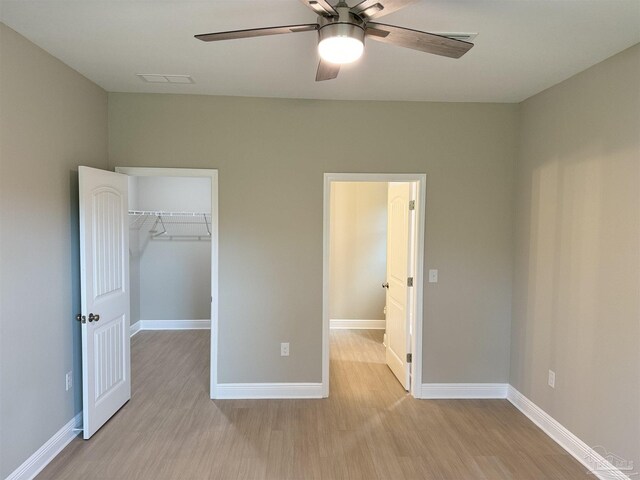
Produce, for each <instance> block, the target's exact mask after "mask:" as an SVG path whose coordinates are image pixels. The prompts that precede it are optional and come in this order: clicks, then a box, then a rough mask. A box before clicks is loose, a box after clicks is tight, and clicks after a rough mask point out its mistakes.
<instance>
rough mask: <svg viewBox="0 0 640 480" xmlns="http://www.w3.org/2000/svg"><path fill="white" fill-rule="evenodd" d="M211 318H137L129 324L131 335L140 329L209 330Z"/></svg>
mask: <svg viewBox="0 0 640 480" xmlns="http://www.w3.org/2000/svg"><path fill="white" fill-rule="evenodd" d="M210 328H211V320H139V321H137V322H136V323H134V324H133V325H131V330H130V331H131V336H134V335H135V334H136V333H138V332H139V331H140V330H209V329H210Z"/></svg>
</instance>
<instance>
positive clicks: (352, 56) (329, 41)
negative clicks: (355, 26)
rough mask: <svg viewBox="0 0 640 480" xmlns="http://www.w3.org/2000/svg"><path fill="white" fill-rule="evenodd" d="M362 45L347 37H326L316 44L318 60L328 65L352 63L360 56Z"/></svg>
mask: <svg viewBox="0 0 640 480" xmlns="http://www.w3.org/2000/svg"><path fill="white" fill-rule="evenodd" d="M363 51H364V44H363V43H362V41H360V40H359V39H357V38H353V37H348V36H342V35H340V36H335V37H328V38H325V39H323V40H321V41H320V43H319V44H318V53H319V54H320V58H322V59H323V60H325V61H327V62H329V63H337V64H342V63H352V62H355V61H356V60H358V59H359V58H360V57H361V56H362V52H363Z"/></svg>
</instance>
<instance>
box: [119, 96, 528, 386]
mask: <svg viewBox="0 0 640 480" xmlns="http://www.w3.org/2000/svg"><path fill="white" fill-rule="evenodd" d="M109 139H110V140H109V152H110V153H109V155H110V160H109V162H110V166H111V167H115V166H117V165H119V166H158V167H194V168H198V167H199V168H218V169H219V175H220V177H219V178H220V179H219V182H220V184H219V196H220V305H219V316H220V342H219V348H220V356H219V358H220V364H219V378H220V381H221V382H320V381H321V363H322V362H321V357H322V355H321V339H322V334H321V331H322V218H323V212H322V205H323V199H322V195H323V174H324V173H325V172H382V173H387V172H392V173H421V172H424V173H426V174H427V192H426V194H427V211H426V219H427V220H426V242H425V244H426V252H425V266H426V267H428V268H438V269H439V270H440V283H438V284H427V285H425V287H424V289H425V292H424V293H425V302H424V303H425V323H424V381H425V382H505V381H506V380H507V376H508V368H509V367H508V359H509V323H510V318H511V300H510V299H511V275H512V231H513V228H512V202H511V199H512V182H513V162H514V159H515V155H516V139H517V106H515V105H498V104H441V103H418V102H416V103H412V102H340V101H311V100H281V99H264V98H263V99H259V98H230V97H213V96H196V95H152V94H120V93H111V94H109ZM287 341H288V342H290V343H291V355H290V356H289V357H281V356H280V345H279V344H280V342H287Z"/></svg>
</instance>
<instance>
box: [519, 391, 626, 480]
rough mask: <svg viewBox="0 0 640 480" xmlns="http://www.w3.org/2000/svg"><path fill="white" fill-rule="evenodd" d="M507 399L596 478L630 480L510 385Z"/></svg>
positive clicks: (612, 456) (602, 479) (601, 479)
mask: <svg viewBox="0 0 640 480" xmlns="http://www.w3.org/2000/svg"><path fill="white" fill-rule="evenodd" d="M507 399H508V400H509V401H510V402H511V403H512V404H513V405H514V406H515V407H516V408H517V409H518V410H520V411H521V412H522V413H523V414H524V415H525V416H526V417H527V418H529V420H531V421H532V422H533V423H535V424H536V425H537V426H538V427H540V428H541V429H542V431H543V432H544V433H546V434H547V435H549V436H550V437H551V438H552V439H553V440H554V441H555V442H556V443H558V445H560V446H561V447H562V448H564V449H565V450H566V451H567V452H568V453H569V454H570V455H571V456H573V457H574V458H575V459H576V460H578V461H579V462H580V463H581V464H582V465H584V466H585V467H586V468H587V469H589V471H591V472H592V473H593V474H594V475H595V477H597V478H599V479H600V480H630V479H629V477H628V476H627V475H626V474H625V473H624V472H623V471H622V470H620V469H619V468H616V467H615V466H613V465H612V464H611V463H610V462H609V460H607V459H605V458H604V457H603V456H602V455H601V454H600V453H599V452H597V451H596V450H594V449H593V448H591V447H590V446H589V445H587V444H586V443H584V442H583V441H582V440H580V439H579V438H578V437H576V436H575V435H574V434H573V433H571V432H570V431H569V430H567V429H566V428H565V427H564V426H563V425H561V424H560V423H559V422H558V421H557V420H555V419H554V418H553V417H552V416H551V415H549V414H548V413H547V412H545V411H544V410H542V409H541V408H540V407H538V406H537V405H536V404H535V403H533V402H532V401H531V400H529V399H528V398H527V397H525V396H524V395H523V394H522V393H520V392H519V391H518V390H516V389H515V388H513V387H512V386H511V385H509V388H508V392H507ZM596 448H597V447H596ZM605 454H606V453H605ZM606 455H607V456H610V457H611V458H612V459H614V460H621V459H617V457H615V456H614V455H612V454H606ZM622 462H624V460H622ZM629 473H637V470H635V469H633V466H631V471H630V472H629ZM634 478H635V477H634Z"/></svg>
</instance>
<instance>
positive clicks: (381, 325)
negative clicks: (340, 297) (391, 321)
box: [329, 318, 387, 330]
mask: <svg viewBox="0 0 640 480" xmlns="http://www.w3.org/2000/svg"><path fill="white" fill-rule="evenodd" d="M386 324H387V322H386V321H385V320H361V319H351V318H332V319H331V320H329V326H330V327H331V328H332V329H334V330H384V329H385V328H386Z"/></svg>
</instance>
